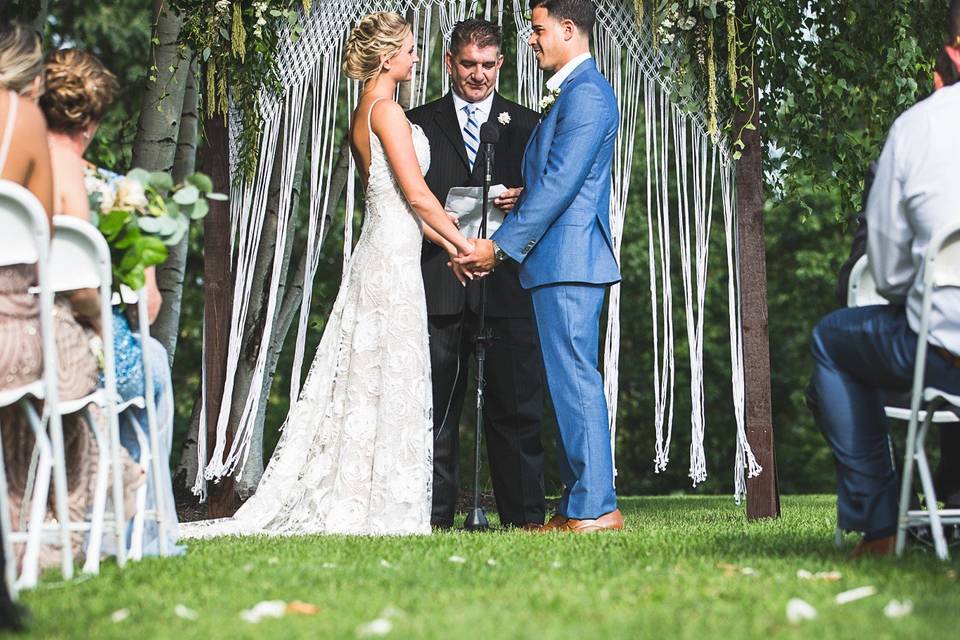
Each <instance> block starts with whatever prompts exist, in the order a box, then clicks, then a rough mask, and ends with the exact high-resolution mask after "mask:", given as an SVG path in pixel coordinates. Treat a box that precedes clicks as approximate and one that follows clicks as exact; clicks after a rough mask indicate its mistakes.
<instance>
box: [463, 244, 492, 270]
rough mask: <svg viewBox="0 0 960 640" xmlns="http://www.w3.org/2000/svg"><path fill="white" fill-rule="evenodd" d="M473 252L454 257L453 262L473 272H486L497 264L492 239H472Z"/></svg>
mask: <svg viewBox="0 0 960 640" xmlns="http://www.w3.org/2000/svg"><path fill="white" fill-rule="evenodd" d="M473 243H474V249H473V253H471V254H470V255H466V256H459V257H456V258H454V262H456V263H457V264H459V265H460V266H462V267H463V268H464V269H465V270H466V271H469V272H471V273H473V274H486V273H489V272H490V271H493V268H494V267H495V266H497V264H496V256H495V255H494V251H493V241H492V240H474V241H473Z"/></svg>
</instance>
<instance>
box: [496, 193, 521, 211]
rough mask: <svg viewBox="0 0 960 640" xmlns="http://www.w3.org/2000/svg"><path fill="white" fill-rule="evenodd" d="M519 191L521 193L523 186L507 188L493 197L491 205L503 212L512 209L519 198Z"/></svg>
mask: <svg viewBox="0 0 960 640" xmlns="http://www.w3.org/2000/svg"><path fill="white" fill-rule="evenodd" d="M521 193H523V187H514V188H513V189H507V190H506V191H504V192H503V193H501V194H500V195H498V196H497V197H496V198H494V199H493V206H495V207H497V208H498V209H500V210H501V211H504V212H507V211H512V210H513V208H514V207H515V206H516V205H517V200H518V199H519V198H520V194H521Z"/></svg>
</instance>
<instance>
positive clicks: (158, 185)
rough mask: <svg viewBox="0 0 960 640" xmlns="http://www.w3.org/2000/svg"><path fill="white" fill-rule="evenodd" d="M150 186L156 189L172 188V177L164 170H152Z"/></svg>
mask: <svg viewBox="0 0 960 640" xmlns="http://www.w3.org/2000/svg"><path fill="white" fill-rule="evenodd" d="M150 186H151V187H153V188H154V189H156V190H158V191H170V189H173V178H171V177H170V174H169V173H167V172H166V171H154V172H152V173H151V174H150Z"/></svg>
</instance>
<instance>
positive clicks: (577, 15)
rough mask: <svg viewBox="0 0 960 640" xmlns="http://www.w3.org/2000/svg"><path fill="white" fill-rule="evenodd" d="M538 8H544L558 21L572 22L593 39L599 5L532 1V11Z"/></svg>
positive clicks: (579, 1)
mask: <svg viewBox="0 0 960 640" xmlns="http://www.w3.org/2000/svg"><path fill="white" fill-rule="evenodd" d="M537 7H543V8H544V9H546V10H547V13H549V14H550V15H551V16H552V17H554V18H556V19H557V20H569V21H571V22H572V23H573V24H575V25H577V29H579V30H580V33H583V34H586V35H587V36H591V37H592V35H593V25H594V24H595V23H596V22H597V5H595V4H594V3H593V1H592V0H530V11H533V10H534V9H536V8H537Z"/></svg>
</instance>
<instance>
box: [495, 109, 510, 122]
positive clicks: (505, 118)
mask: <svg viewBox="0 0 960 640" xmlns="http://www.w3.org/2000/svg"><path fill="white" fill-rule="evenodd" d="M497 122H499V123H500V124H510V114H509V113H507V112H506V111H504V112H502V113H501V114H500V115H498V116H497Z"/></svg>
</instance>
